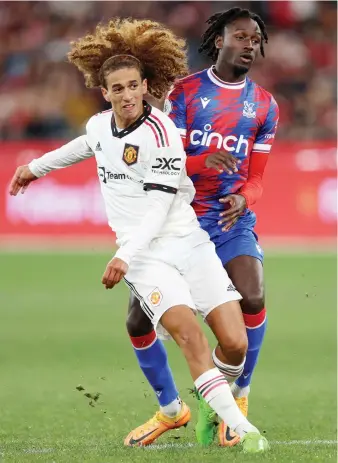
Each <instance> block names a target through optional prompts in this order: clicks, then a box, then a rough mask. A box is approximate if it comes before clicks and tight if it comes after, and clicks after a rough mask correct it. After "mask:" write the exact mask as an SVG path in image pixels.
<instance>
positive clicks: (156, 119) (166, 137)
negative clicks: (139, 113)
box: [151, 113, 169, 146]
mask: <svg viewBox="0 0 338 463" xmlns="http://www.w3.org/2000/svg"><path fill="white" fill-rule="evenodd" d="M151 117H152V118H153V119H155V121H157V122H158V123H159V124H160V126H161V128H162V130H163V132H164V136H165V141H166V143H167V146H169V139H168V135H167V131H166V129H165V127H164V125H163V123H162V121H161V120H160V119H159V118H158V117H156V116H155V114H153V113H151Z"/></svg>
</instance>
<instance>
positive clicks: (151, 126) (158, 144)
mask: <svg viewBox="0 0 338 463" xmlns="http://www.w3.org/2000/svg"><path fill="white" fill-rule="evenodd" d="M144 123H145V125H147V126H148V127H150V128H151V130H152V131H153V134H154V135H155V138H156V143H157V148H161V145H160V140H159V138H158V135H157V132H156V129H155V127H154V126H153V125H152V124H150V123H149V122H147V121H144Z"/></svg>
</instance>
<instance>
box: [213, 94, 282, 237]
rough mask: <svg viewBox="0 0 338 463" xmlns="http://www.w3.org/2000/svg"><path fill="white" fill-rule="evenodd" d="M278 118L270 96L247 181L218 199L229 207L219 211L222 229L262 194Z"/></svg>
mask: <svg viewBox="0 0 338 463" xmlns="http://www.w3.org/2000/svg"><path fill="white" fill-rule="evenodd" d="M278 118H279V109H278V105H277V103H276V101H275V100H274V98H273V97H271V102H270V107H269V111H268V113H267V116H266V118H265V121H264V124H263V125H262V127H261V128H260V130H259V132H258V134H257V137H256V140H255V143H254V144H253V147H252V151H251V154H250V163H249V171H248V178H247V181H246V182H245V184H244V185H243V186H242V188H241V189H240V190H239V191H238V193H237V194H233V195H228V196H226V197H225V198H221V199H220V202H223V203H229V205H230V207H229V209H227V210H226V211H224V212H222V213H221V219H220V221H219V224H220V225H223V224H226V225H225V226H224V227H223V229H222V230H223V231H227V230H229V229H230V228H231V227H232V226H233V225H234V223H235V222H236V220H237V219H238V217H239V216H240V215H241V214H242V213H243V212H244V211H245V209H246V208H248V207H250V206H252V205H253V204H255V203H256V202H257V201H258V200H259V199H260V198H261V196H262V193H263V184H262V179H263V175H264V171H265V167H266V164H267V162H268V159H269V153H270V152H271V148H272V145H273V141H274V139H275V135H276V131H277V125H278Z"/></svg>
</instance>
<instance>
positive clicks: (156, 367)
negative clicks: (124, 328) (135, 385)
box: [130, 331, 178, 407]
mask: <svg viewBox="0 0 338 463" xmlns="http://www.w3.org/2000/svg"><path fill="white" fill-rule="evenodd" d="M130 339H131V342H132V345H133V347H134V352H135V354H136V357H137V360H138V363H139V365H140V367H141V370H142V371H143V373H144V375H145V377H146V378H147V380H148V382H149V384H150V385H151V387H152V388H153V389H154V391H155V394H156V396H157V400H158V402H159V404H160V406H162V407H165V406H166V405H169V404H170V403H171V402H172V401H173V400H175V399H176V398H177V397H178V391H177V388H176V385H175V382H174V378H173V375H172V372H171V369H170V366H169V363H168V357H167V352H166V350H165V348H164V345H163V343H162V341H160V340H159V339H157V336H156V332H155V331H152V332H151V333H149V334H147V335H145V336H138V337H132V336H131V337H130Z"/></svg>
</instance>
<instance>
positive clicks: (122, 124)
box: [114, 107, 143, 129]
mask: <svg viewBox="0 0 338 463" xmlns="http://www.w3.org/2000/svg"><path fill="white" fill-rule="evenodd" d="M142 114H143V107H142V109H141V110H140V112H139V113H137V115H136V116H135V117H133V118H132V119H124V118H122V117H119V115H118V114H114V118H115V124H116V126H117V127H118V128H119V129H126V128H128V127H129V126H130V125H132V124H134V122H135V121H137V119H138V118H139V117H141V116H142Z"/></svg>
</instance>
